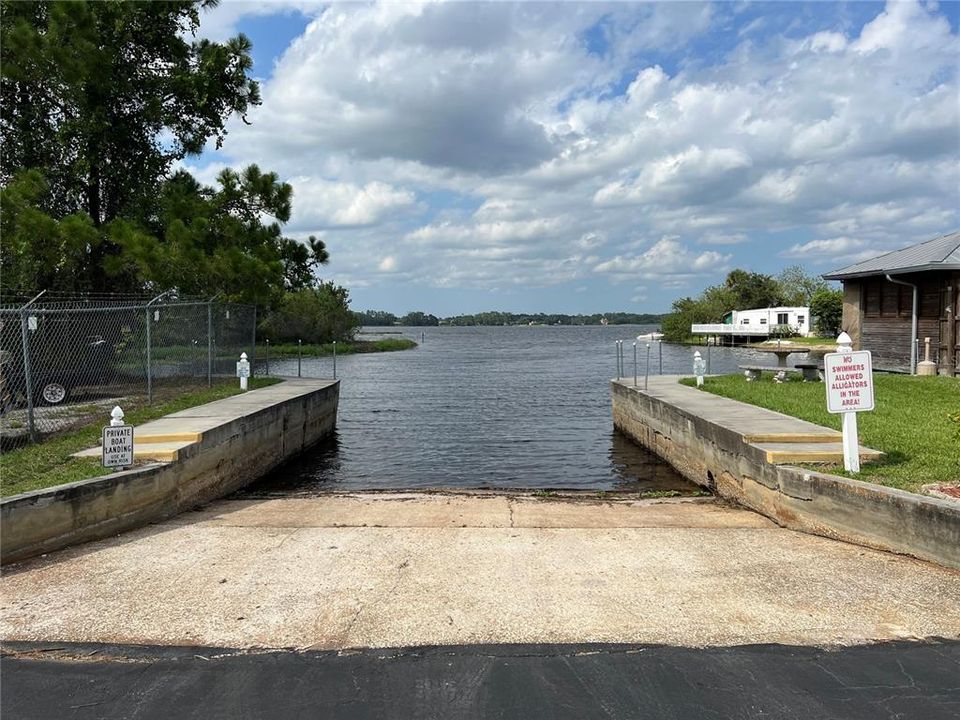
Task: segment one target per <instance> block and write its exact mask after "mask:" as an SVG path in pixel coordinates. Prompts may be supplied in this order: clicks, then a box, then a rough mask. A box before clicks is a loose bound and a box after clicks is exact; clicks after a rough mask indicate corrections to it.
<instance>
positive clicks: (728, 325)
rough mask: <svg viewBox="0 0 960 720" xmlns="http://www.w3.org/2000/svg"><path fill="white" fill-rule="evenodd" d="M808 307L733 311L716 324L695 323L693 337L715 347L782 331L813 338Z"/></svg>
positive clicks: (768, 335)
mask: <svg viewBox="0 0 960 720" xmlns="http://www.w3.org/2000/svg"><path fill="white" fill-rule="evenodd" d="M811 328H812V323H811V321H810V308H809V307H787V306H779V307H767V308H753V309H750V310H732V311H730V312H728V313H727V314H726V315H724V316H723V321H722V322H719V323H695V324H693V325H691V326H690V333H691V334H693V335H706V336H708V337H710V338H715V339H716V343H717V344H731V345H732V344H736V343H737V342H738V341H742V340H747V341H750V340H756V339H757V338H768V337H770V335H771V334H773V335H776V334H778V332H780V331H783V332H786V333H790V334H794V335H801V336H803V337H808V336H810V335H812V334H813V333H812V330H811Z"/></svg>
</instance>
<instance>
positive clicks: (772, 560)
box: [0, 493, 960, 650]
mask: <svg viewBox="0 0 960 720" xmlns="http://www.w3.org/2000/svg"><path fill="white" fill-rule="evenodd" d="M0 596H2V613H0V614H2V618H0V636H2V637H3V638H4V639H5V640H7V641H11V640H21V641H51V642H62V643H73V642H99V643H127V644H130V643H133V644H153V645H165V646H177V645H193V646H219V647H232V648H260V647H266V648H298V649H313V650H331V649H332V650H342V649H346V648H353V647H409V646H423V645H475V644H480V643H594V642H601V643H666V644H670V645H677V646H695V647H701V646H728V645H739V644H747V643H787V644H791V645H816V646H821V645H851V644H860V643H869V642H873V641H877V640H892V639H916V638H927V637H942V638H958V637H960V572H957V571H955V570H950V569H946V568H942V567H938V566H936V565H932V564H929V563H926V562H922V561H919V560H914V559H910V558H907V557H902V556H897V555H892V554H889V553H884V552H879V551H874V550H870V549H867V548H863V547H859V546H856V545H851V544H846V543H842V542H837V541H834V540H829V539H825V538H821V537H816V536H812V535H807V534H802V533H797V532H792V531H789V530H785V529H782V528H780V527H777V526H776V525H774V524H773V523H772V522H770V521H769V520H767V519H765V518H763V517H761V516H760V515H758V514H755V513H753V512H749V511H746V510H742V509H736V508H732V507H729V506H726V505H724V504H722V503H721V502H719V501H717V500H715V499H712V498H695V499H672V500H660V501H656V500H637V499H616V498H614V499H610V498H609V497H608V498H604V499H597V498H581V499H575V498H544V497H533V496H508V495H497V494H422V493H421V494H416V493H396V494H392V493H382V494H381V493H367V494H351V495H330V496H325V497H319V498H311V499H277V500H266V501H258V500H222V501H217V502H214V503H212V504H210V505H208V506H206V507H205V508H203V509H200V510H198V511H193V512H188V513H184V514H181V515H179V516H177V517H175V518H172V519H170V520H167V521H165V522H162V523H159V524H156V525H153V526H149V527H145V528H141V529H138V530H134V531H131V532H128V533H124V534H123V535H120V536H119V537H116V538H112V539H108V540H101V541H98V542H92V543H88V544H85V545H81V546H77V547H73V548H69V549H66V550H63V551H60V552H56V553H52V554H50V555H48V556H45V557H43V558H36V559H34V560H31V561H26V562H23V563H20V564H15V565H10V566H8V567H6V568H5V572H4V576H3V578H2V579H0Z"/></svg>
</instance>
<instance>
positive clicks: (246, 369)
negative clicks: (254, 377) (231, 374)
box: [237, 360, 250, 378]
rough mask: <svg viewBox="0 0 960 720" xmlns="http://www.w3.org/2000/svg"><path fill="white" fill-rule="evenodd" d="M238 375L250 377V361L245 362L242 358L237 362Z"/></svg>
mask: <svg viewBox="0 0 960 720" xmlns="http://www.w3.org/2000/svg"><path fill="white" fill-rule="evenodd" d="M237 377H239V378H248V377H250V363H249V361H247V362H244V361H243V360H241V361H240V362H238V363H237Z"/></svg>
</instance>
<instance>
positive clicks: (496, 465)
mask: <svg viewBox="0 0 960 720" xmlns="http://www.w3.org/2000/svg"><path fill="white" fill-rule="evenodd" d="M650 329H651V328H649V327H646V326H623V325H620V326H607V327H603V326H584V327H570V326H555V327H544V326H534V327H463V328H460V327H439V328H422V329H421V328H383V329H379V331H381V332H389V333H399V335H391V336H393V337H396V336H403V337H409V338H412V339H414V340H416V341H417V342H420V338H421V335H420V333H421V331H422V332H423V333H424V341H423V342H422V343H421V345H420V346H419V347H417V348H415V349H413V350H406V351H400V352H389V353H373V354H365V355H346V356H341V357H339V358H338V359H337V375H338V377H339V378H340V379H341V381H342V382H341V388H340V412H339V418H338V421H337V431H336V435H335V436H334V437H333V438H332V440H330V441H329V442H326V443H324V444H323V445H321V446H319V447H318V448H316V449H315V450H313V451H311V452H310V453H307V454H306V455H304V456H303V457H301V458H299V459H297V460H295V461H293V462H290V463H288V464H286V465H284V466H283V467H282V468H279V469H278V470H276V471H274V472H273V473H272V474H270V475H268V476H267V477H265V478H264V479H262V480H261V481H259V482H258V483H256V484H254V485H252V486H251V487H249V488H248V489H247V490H245V491H244V494H246V495H248V496H249V495H253V496H257V497H269V496H276V495H284V496H288V495H304V494H307V495H309V494H316V493H317V492H323V491H328V490H366V489H397V488H426V487H456V488H552V489H561V488H562V489H575V490H633V491H638V490H679V491H684V492H686V491H692V490H693V489H694V488H693V486H692V485H691V484H690V483H688V482H687V481H686V480H684V479H683V478H682V477H680V476H679V475H678V474H677V473H676V472H675V471H674V470H673V469H672V468H671V467H670V466H669V465H667V464H666V463H664V462H662V461H661V460H659V459H658V458H657V457H656V456H655V455H653V454H652V453H649V452H647V451H645V450H643V449H641V448H639V447H637V446H636V445H634V444H633V443H632V442H631V441H630V440H628V439H627V438H626V437H624V436H622V435H621V434H620V433H618V432H616V431H615V430H614V429H613V421H612V419H611V413H610V386H609V380H610V378H612V377H614V376H615V375H616V368H617V366H616V360H615V353H614V343H615V341H616V340H625V341H626V342H625V343H624V354H625V364H626V371H627V372H626V374H627V375H628V376H630V377H632V376H633V352H632V347H631V343H632V342H633V340H634V338H635V337H636V335H637V334H639V333H643V332H648V331H649V330H650ZM374 332H377V329H374V328H365V329H364V333H374ZM363 337H366V338H370V337H372V335H369V334H365V335H364V336H363ZM661 350H662V368H663V372H664V373H690V372H691V367H692V364H693V352H694V348H691V347H688V346H682V345H670V344H663V345H662V348H659V347H658V345H657V344H656V343H654V344H653V347H652V348H651V361H650V370H651V374H656V373H658V372H659V371H660V367H661V355H660V351H661ZM638 355H639V359H638V374H639V376H640V383H642V382H643V372H644V367H645V364H646V348H645V347H643V346H642V345H640V347H638ZM749 355H750V353H749V351H744V350H732V349H728V348H712V349H711V369H712V370H713V371H714V372H734V371H736V366H737V364H738V363H742V362H744V360H745V357H749ZM270 372H271V374H276V375H294V376H295V375H296V374H297V361H296V359H293V360H273V361H271V362H270ZM331 372H332V360H331V359H330V358H311V359H307V358H304V360H303V362H302V374H303V376H304V377H330V376H331Z"/></svg>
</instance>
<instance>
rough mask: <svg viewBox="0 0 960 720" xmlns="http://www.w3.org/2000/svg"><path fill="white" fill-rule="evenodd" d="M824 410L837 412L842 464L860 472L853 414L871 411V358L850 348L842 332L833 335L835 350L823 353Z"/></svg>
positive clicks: (866, 352) (855, 419)
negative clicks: (838, 335)
mask: <svg viewBox="0 0 960 720" xmlns="http://www.w3.org/2000/svg"><path fill="white" fill-rule="evenodd" d="M823 376H824V380H825V382H824V385H826V388H827V412H831V413H834V414H837V413H839V414H840V415H841V416H842V427H843V467H844V469H845V470H846V471H847V472H853V473H858V472H860V442H859V440H858V438H857V413H858V412H866V411H869V410H873V359H872V356H871V354H870V351H869V350H858V351H854V350H853V346H852V341H851V339H850V336H849V335H847V334H846V333H845V332H844V333H840V337H838V338H837V352H835V353H828V354H827V355H824V356H823Z"/></svg>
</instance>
